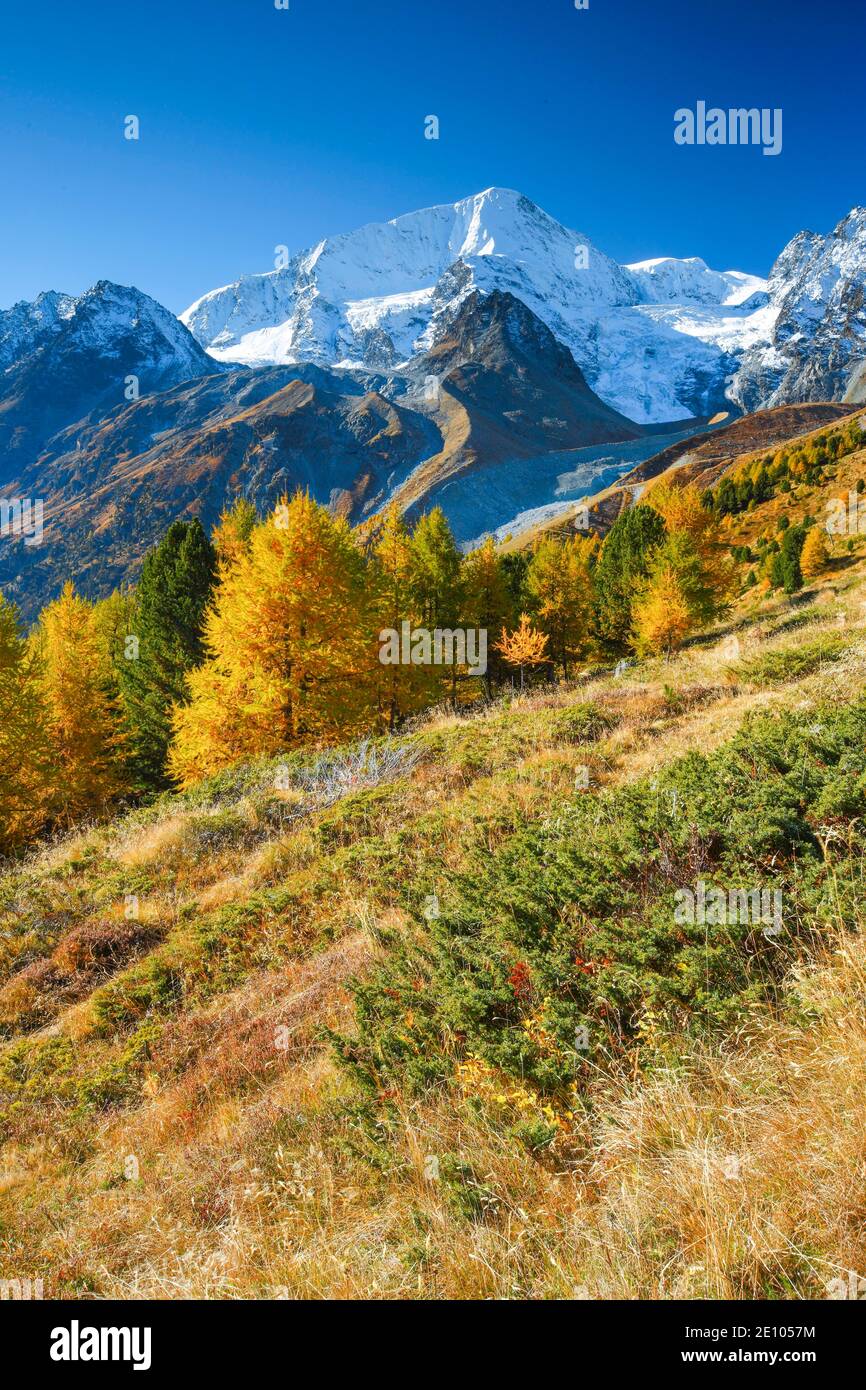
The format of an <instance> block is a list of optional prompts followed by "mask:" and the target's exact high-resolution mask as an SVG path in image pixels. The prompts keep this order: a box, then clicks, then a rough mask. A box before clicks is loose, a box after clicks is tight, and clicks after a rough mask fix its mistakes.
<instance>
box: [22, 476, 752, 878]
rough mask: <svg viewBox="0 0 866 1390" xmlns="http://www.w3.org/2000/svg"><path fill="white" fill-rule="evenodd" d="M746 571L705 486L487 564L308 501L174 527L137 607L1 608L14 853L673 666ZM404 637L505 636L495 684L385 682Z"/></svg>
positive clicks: (56, 604)
mask: <svg viewBox="0 0 866 1390" xmlns="http://www.w3.org/2000/svg"><path fill="white" fill-rule="evenodd" d="M735 573H736V571H735V566H734V564H733V561H732V559H731V557H730V555H729V553H728V551H727V549H726V547H725V546H724V544H723V542H722V539H721V536H720V532H719V523H718V519H717V517H716V515H715V514H714V512H713V511H712V510H711V509H709V508H708V507H707V506H706V505H705V504H704V502H703V500H702V498H701V495H700V494H699V493H698V491H697V490H696V489H695V488H694V487H686V488H680V489H677V488H674V487H671V486H668V485H664V484H657V485H656V486H655V487H653V489H652V491H651V493H650V494H648V496H647V498H646V500H642V502H641V503H640V504H639V505H637V506H634V507H631V508H629V509H628V510H627V511H624V512H623V514H622V515H621V516H620V517H619V519H618V520H617V521H616V522H615V524H614V525H613V527H612V528H611V530H610V531H609V533H608V535H607V537H606V538H605V540H604V541H603V542H602V541H600V540H599V538H598V537H597V536H594V535H585V534H579V533H574V534H571V535H568V536H566V537H562V536H544V537H542V538H541V539H540V540H539V541H538V542H537V543H536V544H535V545H534V547H533V548H532V549H531V550H530V551H528V552H522V553H518V554H507V555H506V554H503V553H502V552H501V550H499V549H498V548H497V546H496V545H495V543H494V541H493V540H492V539H490V538H488V539H487V540H485V541H484V543H483V544H481V545H480V546H478V547H477V548H476V549H474V550H473V551H471V552H470V553H468V554H462V553H461V551H460V549H459V547H458V546H457V544H456V542H455V540H454V537H453V535H452V533H451V530H450V528H449V526H448V523H447V520H446V518H445V516H444V514H443V512H442V511H441V509H439V508H435V509H434V510H433V511H431V512H429V513H427V514H426V515H424V516H422V517H421V518H420V520H418V522H417V523H416V524H415V525H414V527H410V526H409V525H408V524H407V522H406V520H405V518H404V517H403V516H402V514H401V513H400V511H399V510H398V508H397V507H396V506H391V507H389V508H388V509H387V510H386V511H385V512H384V513H382V514H380V515H379V516H377V517H376V518H374V519H372V521H370V522H367V523H365V524H364V525H363V526H361V527H359V528H356V529H354V530H353V529H352V528H350V526H349V525H348V524H347V522H346V521H345V520H343V519H342V518H340V517H335V516H333V515H332V514H331V513H330V512H329V511H328V509H327V508H326V507H323V506H321V505H319V504H318V503H317V502H315V501H313V499H312V498H311V497H310V496H309V495H308V494H305V493H301V492H299V493H297V494H296V495H295V496H294V497H293V498H291V499H284V500H283V501H282V502H281V503H280V504H279V505H278V506H277V507H276V508H275V509H274V511H273V512H272V513H271V514H270V515H269V516H267V517H264V518H262V517H260V516H259V515H258V514H257V513H256V511H255V509H254V507H253V506H252V505H251V504H250V503H249V502H248V501H246V500H245V499H239V500H238V501H236V502H235V504H234V505H233V506H232V507H231V508H229V509H228V510H227V511H226V512H224V513H223V515H222V517H221V519H220V521H219V524H218V525H217V527H216V528H215V530H214V531H213V533H212V534H211V535H208V534H207V533H206V532H205V530H204V528H203V527H202V525H201V523H200V522H199V521H198V520H192V521H177V522H174V523H173V524H172V525H171V526H170V527H169V529H168V531H167V532H166V534H165V536H164V537H163V539H162V541H161V542H160V544H159V545H157V546H156V548H155V549H154V550H152V551H151V552H150V553H149V554H148V555H147V557H146V558H145V560H144V563H143V567H142V571H141V575H140V578H139V581H138V583H137V585H136V586H135V587H134V588H131V587H128V586H125V587H121V588H120V589H118V590H116V591H115V592H114V593H113V594H111V595H110V596H109V597H108V598H105V599H102V600H100V601H98V602H95V603H92V602H89V601H88V600H86V599H85V598H83V597H82V596H81V595H79V594H78V593H76V592H75V589H74V587H73V585H72V583H66V584H65V585H64V587H63V589H62V591H61V593H60V595H59V597H58V598H57V599H56V600H54V601H53V602H51V603H49V604H48V605H47V606H46V607H45V608H44V609H43V611H42V612H41V614H40V615H39V618H38V620H37V622H36V623H35V625H34V626H33V628H32V630H31V631H30V632H25V631H24V629H23V626H22V624H21V621H20V619H19V615H18V613H17V611H16V608H15V606H14V605H13V604H12V603H10V602H8V601H7V600H6V599H5V598H3V596H2V595H0V778H2V780H0V850H2V851H3V852H9V851H11V850H14V849H15V848H16V847H18V846H21V845H23V844H25V843H27V842H28V841H30V840H31V839H32V838H33V837H34V836H36V835H38V834H39V833H41V832H43V831H45V830H46V829H50V828H54V827H58V828H62V827H65V826H69V825H71V824H73V823H76V822H78V821H80V820H81V819H82V818H86V817H88V816H102V815H104V814H105V813H106V812H107V811H108V810H110V808H111V807H112V806H115V805H116V804H117V803H118V801H119V800H122V799H123V798H133V797H141V796H145V795H152V794H154V793H157V792H159V791H162V790H165V789H168V788H171V787H178V786H180V787H183V786H188V785H190V784H192V783H194V782H195V781H197V780H199V779H200V778H202V777H204V776H207V775H209V774H211V773H214V772H217V771H219V770H220V769H221V768H224V767H226V766H228V765H230V764H231V763H233V762H236V761H238V760H240V759H249V758H253V757H259V756H265V755H272V754H276V753H279V752H281V751H284V750H287V749H291V748H293V747H297V746H301V745H304V744H311V745H321V744H328V743H332V742H336V741H338V740H341V739H348V738H352V737H354V736H356V735H359V734H361V733H369V732H389V731H393V730H395V729H396V728H398V727H399V725H400V724H401V723H402V722H403V721H404V720H405V719H406V718H407V716H409V715H412V714H413V713H416V712H417V711H419V710H421V709H423V708H425V707H427V706H429V705H431V704H435V703H438V702H440V701H443V700H458V699H460V700H462V699H470V698H475V697H477V696H478V695H479V694H481V693H482V692H483V693H486V694H487V695H490V694H492V693H493V691H494V690H496V689H497V688H499V687H501V686H502V685H503V684H504V683H505V682H508V681H512V680H516V679H517V678H518V675H519V680H520V683H521V684H523V682H524V679H533V678H536V679H537V678H538V677H539V675H541V676H543V677H544V678H546V679H549V678H552V677H560V678H562V679H569V678H570V677H572V676H574V675H575V674H576V673H577V672H578V671H579V670H580V669H581V667H584V666H585V665H586V664H587V663H588V662H589V661H591V660H597V659H603V658H604V657H606V656H608V655H615V654H622V653H625V652H628V651H632V650H633V651H637V652H639V653H651V652H658V653H670V652H671V651H673V650H674V649H676V647H678V646H679V645H680V644H681V643H682V642H683V641H684V640H685V638H686V637H687V636H688V635H689V634H690V633H691V632H693V631H695V630H697V629H698V628H700V627H701V626H703V625H704V624H705V623H707V622H709V621H710V620H711V619H712V618H713V617H714V616H716V615H717V614H718V613H719V612H721V611H722V610H723V609H724V607H725V605H726V604H727V602H728V601H729V598H730V596H731V594H732V592H733V586H734V583H735ZM403 622H409V623H410V624H411V625H412V626H413V627H416V628H417V627H425V628H428V629H437V628H438V629H456V628H467V629H468V628H478V629H484V630H486V631H487V633H488V634H489V641H490V647H489V661H488V666H487V670H486V673H485V674H484V676H483V677H480V678H478V679H472V680H469V679H467V677H466V673H465V672H464V671H461V670H459V669H457V668H456V667H453V668H448V667H442V666H432V665H428V666H423V665H413V664H407V665H401V664H390V665H383V664H382V662H381V661H380V660H379V633H380V632H381V631H382V630H384V629H397V630H399V629H400V627H401V624H402V623H403Z"/></svg>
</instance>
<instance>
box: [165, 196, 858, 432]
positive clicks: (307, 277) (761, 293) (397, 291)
mask: <svg viewBox="0 0 866 1390" xmlns="http://www.w3.org/2000/svg"><path fill="white" fill-rule="evenodd" d="M861 215H862V210H859V211H858V210H857V209H855V210H854V212H852V213H851V214H850V215H849V218H847V219H845V221H844V222H843V223H841V224H840V226H839V227H838V228H837V229H836V231H835V232H833V233H831V234H830V236H829V237H820V236H816V235H815V234H814V233H800V234H799V235H798V236H797V237H795V238H794V239H793V241H792V242H791V243H789V245H788V246H787V247H786V248H785V250H784V251H783V252H782V255H781V256H780V257H779V259H778V260H777V262H776V264H775V266H774V267H773V271H772V272H771V275H770V277H769V279H768V280H764V279H762V278H761V277H759V276H756V275H749V274H746V273H745V272H743V271H737V270H726V271H716V270H713V269H711V268H710V267H709V266H707V264H706V262H705V261H703V260H701V259H700V258H699V257H689V258H686V259H678V258H675V257H658V258H654V259H650V260H644V261H638V262H634V263H632V264H630V265H619V264H617V262H616V261H614V260H612V259H611V258H610V257H609V256H606V255H605V254H604V252H603V251H601V250H599V249H598V248H597V247H596V246H594V245H593V244H592V243H591V242H590V241H589V240H588V239H587V238H586V237H585V236H584V235H583V234H581V233H579V232H576V231H574V230H572V229H570V228H567V227H565V226H563V225H562V224H561V223H560V222H557V221H556V219H555V218H553V217H551V216H550V215H549V214H548V213H546V212H545V211H544V210H543V209H541V208H539V207H538V206H537V205H536V204H535V203H533V202H531V201H530V199H528V198H526V197H525V196H524V195H523V194H521V193H518V192H515V191H514V190H512V189H504V188H488V189H485V190H484V191H483V192H482V193H478V194H475V195H473V196H472V197H469V198H464V199H462V200H460V201H459V202H457V203H453V204H443V205H440V206H437V207H432V208H426V209H423V210H421V211H419V212H413V213H407V214H405V215H404V216H402V217H397V218H395V219H394V220H393V221H390V222H384V223H373V224H370V225H368V226H366V227H362V228H360V229H359V230H357V231H355V232H349V233H344V234H342V235H340V236H336V237H329V238H326V239H324V240H323V241H320V242H319V243H318V244H317V245H316V246H314V247H312V248H311V249H309V250H306V251H302V252H299V253H298V254H297V255H295V256H293V257H292V258H291V259H290V260H289V262H288V264H287V265H286V266H285V267H284V268H281V269H278V270H274V271H269V272H265V273H264V274H261V275H250V276H245V277H243V278H242V279H240V280H238V281H236V282H235V283H234V284H231V285H226V286H223V287H222V288H221V289H218V290H212V291H211V292H210V293H209V294H206V295H204V296H203V297H202V298H201V299H198V300H196V302H195V303H194V304H192V305H190V307H189V308H188V309H187V310H186V311H185V312H184V313H183V314H182V315H181V320H182V322H183V323H185V324H186V326H187V327H188V328H189V329H190V331H191V332H192V333H193V335H194V336H195V337H196V338H197V339H198V341H199V342H200V343H201V344H202V346H203V347H205V348H206V350H207V351H208V352H209V353H210V354H211V356H213V357H214V358H216V359H217V360H218V361H222V362H232V363H245V364H247V365H254V366H255V365H273V364H285V363H293V362H300V361H312V362H317V363H319V364H321V365H329V366H333V365H342V366H351V367H360V366H363V367H365V368H367V369H370V370H378V371H390V370H394V369H397V368H400V367H403V366H405V365H406V364H407V363H410V362H411V361H412V359H413V358H414V357H416V356H417V355H418V354H420V353H423V352H425V351H427V350H428V349H429V348H430V347H431V346H432V345H433V344H434V343H435V342H436V340H437V337H438V336H439V335H440V334H441V333H442V332H443V331H445V330H446V328H447V324H448V322H449V321H450V320H451V319H452V318H453V316H454V314H455V313H456V312H457V310H458V308H459V306H460V304H461V302H462V301H463V300H464V299H465V298H466V296H467V295H469V294H471V293H472V292H473V291H474V290H479V291H481V292H482V293H490V292H491V291H492V290H494V289H499V290H503V291H508V292H510V293H512V294H514V295H516V296H517V297H518V298H519V299H521V300H523V302H524V303H525V304H527V305H528V306H529V308H530V309H532V311H533V312H534V313H535V314H537V315H538V316H539V318H541V319H542V320H543V322H545V323H546V324H547V326H548V327H549V328H550V329H551V331H552V332H553V333H554V334H555V336H556V337H557V338H558V339H559V340H560V341H561V342H563V343H564V344H565V345H566V346H567V347H569V348H570V349H571V351H572V352H573V354H574V356H575V359H576V360H577V362H578V365H579V366H580V367H581V369H582V371H583V372H584V374H585V376H586V379H587V381H588V382H589V384H590V386H591V387H592V388H593V390H595V391H596V392H597V393H598V394H599V395H600V396H601V397H602V398H603V399H604V400H606V401H607V402H608V403H609V404H610V405H612V406H614V407H615V408H616V409H617V410H619V411H621V412H622V413H624V414H626V415H628V416H629V417H630V418H631V419H634V420H636V421H638V422H641V423H652V422H658V421H662V420H681V419H685V418H688V417H690V416H700V415H705V414H710V413H712V412H713V411H715V410H717V409H719V408H723V407H724V406H725V405H729V404H730V402H732V401H733V402H735V403H736V404H738V405H740V406H742V407H745V408H749V409H757V408H759V407H760V406H761V405H766V404H768V403H773V404H778V403H779V401H780V400H783V399H788V398H793V396H796V393H797V392H800V393H801V394H802V392H804V391H806V392H808V391H809V390H810V389H812V386H813V383H814V386H815V387H816V388H817V386H818V385H820V386H821V388H822V389H824V390H826V389H827V383H828V378H827V376H826V373H823V372H822V369H821V365H820V364H821V362H823V361H824V360H825V359H826V358H827V357H828V356H830V357H832V358H834V360H835V358H836V357H837V356H838V354H836V353H835V351H834V339H835V336H836V335H837V334H839V335H841V336H842V337H843V338H845V340H846V342H847V347H846V349H845V350H844V352H843V354H842V357H843V360H842V361H841V362H837V363H836V366H835V368H834V369H833V373H831V378H830V379H829V380H830V384H832V386H833V389H834V391H835V392H836V394H837V395H840V394H842V393H843V391H844V382H843V381H842V377H843V376H844V374H845V372H846V371H847V372H848V375H849V376H850V364H851V363H853V362H854V361H856V359H857V356H858V353H859V354H860V355H861V356H863V355H866V347H864V346H863V343H862V339H863V331H864V330H863V329H862V324H861V323H860V322H859V320H857V319H856V313H857V312H858V310H857V307H856V306H857V304H859V303H860V302H861V301H862V288H863V281H864V277H866V244H864V242H863V240H862V237H861ZM852 219H853V223H852ZM849 223H851V224H852V226H851V227H848V230H847V231H843V230H842V229H844V228H846V225H847V224H849ZM852 287H853V288H852ZM825 290H826V293H827V296H828V299H827V303H826V304H823V303H822V299H821V295H822V293H823V292H824V291H825ZM852 294H853V296H854V306H853V309H854V315H855V318H854V321H852V299H851V296H852ZM858 295H859V296H860V298H859V299H858ZM810 305H811V306H812V307H811V309H810ZM816 306H819V307H820V313H819V312H818V307H816ZM812 330H814V331H815V332H816V333H817V336H818V341H817V343H816V344H815V354H812V355H813V356H814V355H817V358H818V359H819V361H818V363H817V365H815V364H814V363H813V365H812V367H811V368H810V369H809V370H805V369H804V366H803V362H802V361H801V356H802V340H801V339H799V338H797V337H796V334H797V332H803V333H804V334H805V339H806V340H807V341H806V344H805V346H806V348H807V349H809V348H810V346H811V335H812V332H811V331H812ZM819 330H820V331H819ZM792 338H793V339H794V340H795V341H796V342H800V343H801V348H798V349H797V350H796V351H794V352H792V351H791V350H790V349H787V350H786V348H785V346H784V345H785V344H786V343H790V340H791V339H792ZM809 355H810V354H809V352H808V351H807V352H806V356H807V358H808V357H809ZM792 360H793V369H792ZM792 393H793V395H792ZM771 398H772V399H771ZM797 398H800V397H799V396H797ZM812 398H814V396H813V397H812Z"/></svg>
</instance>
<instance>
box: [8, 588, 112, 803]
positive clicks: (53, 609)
mask: <svg viewBox="0 0 866 1390" xmlns="http://www.w3.org/2000/svg"><path fill="white" fill-rule="evenodd" d="M31 649H32V651H33V653H34V656H35V658H36V660H37V661H38V664H39V667H40V671H39V685H40V691H41V696H42V699H43V702H44V706H45V713H46V718H47V725H48V734H49V739H50V745H51V762H52V777H51V783H52V785H51V794H50V800H51V808H52V818H53V819H54V820H56V821H57V822H58V823H60V824H71V823H72V822H73V821H75V820H77V819H79V818H80V817H81V816H84V815H89V814H101V813H103V812H104V811H105V810H106V809H107V807H108V806H109V804H110V802H111V801H112V800H113V798H114V797H115V796H117V795H118V793H119V791H120V789H121V758H122V740H121V736H120V731H119V717H118V711H117V707H116V704H115V701H114V700H113V699H112V697H111V695H110V693H109V689H110V683H111V673H110V670H109V669H108V658H107V652H106V649H105V644H104V642H103V639H102V634H101V632H100V630H99V625H98V622H97V620H96V618H95V615H94V609H93V605H92V604H90V603H88V602H87V601H86V600H85V599H83V598H80V597H79V596H78V595H77V594H76V592H75V590H74V588H73V586H72V584H71V583H67V584H65V585H64V587H63V590H62V592H61V594H60V597H59V598H58V599H55V601H54V602H53V603H49V604H48V606H47V607H46V608H44V609H43V610H42V614H41V616H40V619H39V626H38V628H37V629H36V631H35V633H34V634H33V637H32V641H31Z"/></svg>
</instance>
